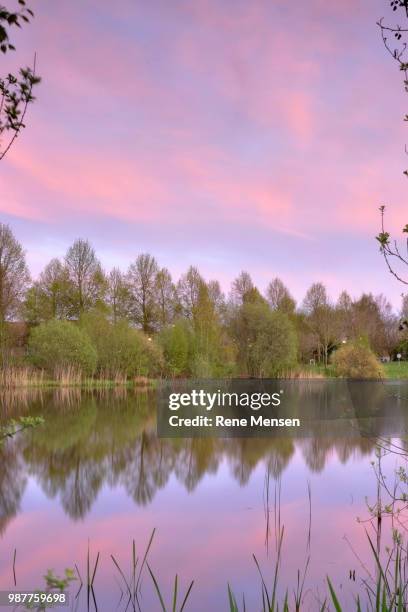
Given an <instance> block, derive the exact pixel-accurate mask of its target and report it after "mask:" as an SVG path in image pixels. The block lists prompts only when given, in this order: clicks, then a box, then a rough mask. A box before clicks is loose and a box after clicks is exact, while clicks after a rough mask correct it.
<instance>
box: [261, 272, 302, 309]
mask: <svg viewBox="0 0 408 612" xmlns="http://www.w3.org/2000/svg"><path fill="white" fill-rule="evenodd" d="M266 297H267V299H268V302H269V304H270V307H271V308H272V310H279V311H280V312H284V313H286V314H287V315H292V314H293V313H294V312H295V309H296V302H295V300H294V299H293V297H292V296H291V294H290V292H289V289H288V288H287V287H285V285H284V284H283V282H282V281H281V279H280V278H274V279H273V280H272V281H271V282H270V283H269V285H268V287H267V289H266Z"/></svg>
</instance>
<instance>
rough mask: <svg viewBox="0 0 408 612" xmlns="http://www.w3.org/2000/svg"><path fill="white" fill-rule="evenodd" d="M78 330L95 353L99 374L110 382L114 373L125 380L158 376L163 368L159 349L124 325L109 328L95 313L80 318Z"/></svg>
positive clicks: (105, 321)
mask: <svg viewBox="0 0 408 612" xmlns="http://www.w3.org/2000/svg"><path fill="white" fill-rule="evenodd" d="M81 328H82V329H84V330H85V331H86V333H87V334H88V335H89V337H90V338H91V341H92V343H93V345H94V347H95V349H96V352H97V371H98V373H99V374H102V375H104V376H108V377H109V376H110V377H112V378H113V377H115V376H116V375H117V374H118V373H119V374H122V375H125V376H128V377H133V376H149V375H150V376H155V375H157V374H159V373H160V371H161V368H162V366H163V356H162V352H161V350H160V347H158V346H157V344H156V342H154V340H153V339H150V340H149V339H148V338H147V337H146V336H145V334H144V333H143V332H141V331H140V330H137V329H134V328H133V327H130V325H129V323H128V322H127V321H123V320H122V321H118V322H117V323H115V324H113V323H111V322H110V321H109V320H108V319H107V318H106V317H105V316H104V315H103V314H102V313H100V312H96V311H95V312H89V313H86V314H84V315H83V316H82V318H81Z"/></svg>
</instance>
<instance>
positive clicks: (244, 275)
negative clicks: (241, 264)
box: [231, 271, 254, 304]
mask: <svg viewBox="0 0 408 612" xmlns="http://www.w3.org/2000/svg"><path fill="white" fill-rule="evenodd" d="M253 287H254V283H253V282H252V278H251V276H250V275H249V274H248V272H245V271H242V272H241V273H240V274H239V276H237V278H236V279H235V280H234V281H233V283H232V287H231V300H232V302H233V303H235V304H242V303H243V301H244V296H245V294H246V293H248V291H251V289H253Z"/></svg>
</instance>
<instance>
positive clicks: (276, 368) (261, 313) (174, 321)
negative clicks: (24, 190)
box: [0, 224, 408, 376]
mask: <svg viewBox="0 0 408 612" xmlns="http://www.w3.org/2000/svg"><path fill="white" fill-rule="evenodd" d="M401 317H402V318H404V317H407V318H408V299H407V298H405V299H404V301H403V306H402V311H401V313H400V315H399V316H397V315H396V314H394V312H393V309H392V306H391V304H390V303H389V301H388V300H387V299H386V297H385V296H384V295H382V294H380V295H378V296H373V295H372V294H363V295H361V296H360V297H359V298H358V299H353V298H352V297H351V296H350V295H349V294H348V293H347V292H346V291H343V292H342V293H341V294H340V296H339V298H338V299H337V301H335V302H334V301H332V300H331V299H330V297H329V295H328V293H327V289H326V287H325V286H324V284H323V283H320V282H317V283H313V284H312V285H311V286H310V288H309V289H308V290H307V292H306V295H305V297H304V299H303V301H302V302H301V303H300V304H297V303H296V301H295V299H294V297H293V296H292V295H291V293H290V291H289V289H288V288H287V287H286V286H285V284H284V283H283V281H282V280H281V279H279V278H273V279H272V280H271V281H270V283H269V284H268V286H267V288H266V291H265V292H264V293H261V291H260V290H259V289H258V288H257V287H256V286H255V284H254V282H253V280H252V278H251V276H250V274H249V273H248V272H246V271H242V272H241V273H240V274H239V275H238V276H237V278H236V279H235V280H234V281H233V282H232V285H231V289H230V292H229V293H228V294H227V295H226V294H225V293H224V292H223V290H222V288H221V286H220V283H219V282H218V281H217V280H210V281H206V280H205V279H204V278H203V276H202V275H201V273H200V271H199V270H198V269H197V268H196V267H194V266H190V267H189V268H188V269H187V271H186V272H185V273H184V274H182V275H181V277H180V278H179V279H178V280H177V281H176V280H174V279H173V278H172V276H171V274H170V272H169V270H168V269H167V268H163V267H160V266H159V264H158V262H157V261H156V259H155V257H153V256H152V255H150V254H147V253H143V254H140V255H138V256H137V257H136V259H135V260H134V261H133V262H132V263H130V265H129V267H128V269H127V270H126V271H121V270H119V269H118V268H116V267H115V268H113V269H112V270H111V271H110V272H107V271H105V270H104V269H103V267H102V265H101V263H100V261H99V259H98V257H97V255H96V253H95V250H94V248H93V247H92V245H91V244H90V243H89V241H88V240H84V239H77V240H75V242H74V243H73V244H72V245H71V246H70V247H69V249H68V250H67V252H66V254H65V257H64V258H63V259H57V258H54V259H52V260H51V261H50V262H49V263H48V264H47V265H46V266H45V268H44V269H43V271H42V272H41V274H40V275H39V277H38V279H37V280H34V281H33V280H31V277H30V273H29V270H28V266H27V263H26V259H25V253H24V250H23V247H22V245H21V244H20V243H19V242H18V240H17V239H16V238H15V236H14V235H13V232H12V230H11V229H10V227H9V226H8V225H4V224H0V323H1V324H2V326H1V327H2V329H3V330H4V329H6V328H7V325H8V322H11V321H17V320H20V321H21V320H23V321H25V322H26V323H27V324H28V326H29V328H30V330H31V332H30V341H29V348H28V352H29V353H30V351H31V357H32V361H33V362H34V364H35V365H38V366H40V367H44V368H46V369H47V367H51V365H55V364H56V363H57V362H58V361H60V362H61V363H66V362H69V363H70V362H75V360H76V361H77V362H78V364H79V365H80V366H81V367H82V368H84V370H85V371H88V372H89V373H93V372H95V371H97V370H99V371H101V370H103V371H105V372H106V371H112V370H115V371H124V372H126V373H127V374H131V375H133V374H137V373H152V372H154V373H155V374H158V373H162V374H168V375H175V376H181V375H193V376H224V375H231V374H234V375H239V374H243V375H244V374H245V375H253V376H274V375H276V374H278V373H279V372H282V371H284V370H290V369H291V368H293V367H295V366H296V364H298V363H307V364H308V363H310V361H311V360H314V361H315V362H317V363H319V364H323V365H327V364H328V363H329V360H330V355H331V354H332V353H333V351H335V350H336V349H338V348H339V347H341V346H342V345H343V344H345V343H347V342H351V341H358V342H363V343H365V344H366V345H367V346H369V347H370V348H371V349H372V350H373V351H374V352H375V353H376V355H377V356H379V357H387V358H390V359H392V358H393V357H395V354H396V353H397V352H402V353H403V354H404V356H407V350H408V341H407V339H406V336H405V331H404V330H403V329H402V328H403V326H401V324H400V320H401ZM3 335H4V333H3ZM60 353H61V354H60Z"/></svg>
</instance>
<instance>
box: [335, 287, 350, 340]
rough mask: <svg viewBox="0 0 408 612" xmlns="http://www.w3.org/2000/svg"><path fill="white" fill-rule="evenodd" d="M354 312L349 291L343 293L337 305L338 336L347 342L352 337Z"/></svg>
mask: <svg viewBox="0 0 408 612" xmlns="http://www.w3.org/2000/svg"><path fill="white" fill-rule="evenodd" d="M352 312H353V300H352V299H351V297H350V295H349V294H348V293H347V291H342V292H341V293H340V295H339V298H338V300H337V303H336V315H337V323H338V336H339V338H340V339H341V340H342V341H343V340H347V339H348V338H351V336H352V333H353V332H352V328H353V322H352Z"/></svg>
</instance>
